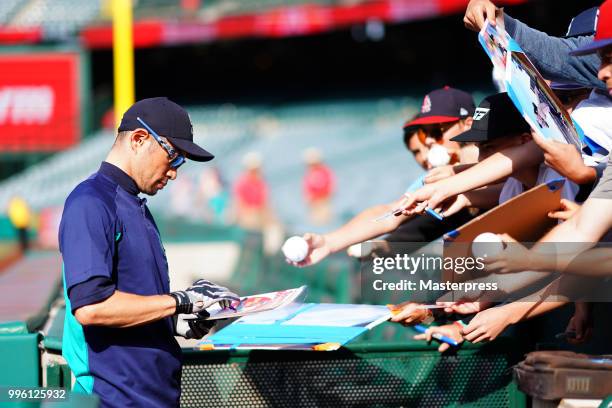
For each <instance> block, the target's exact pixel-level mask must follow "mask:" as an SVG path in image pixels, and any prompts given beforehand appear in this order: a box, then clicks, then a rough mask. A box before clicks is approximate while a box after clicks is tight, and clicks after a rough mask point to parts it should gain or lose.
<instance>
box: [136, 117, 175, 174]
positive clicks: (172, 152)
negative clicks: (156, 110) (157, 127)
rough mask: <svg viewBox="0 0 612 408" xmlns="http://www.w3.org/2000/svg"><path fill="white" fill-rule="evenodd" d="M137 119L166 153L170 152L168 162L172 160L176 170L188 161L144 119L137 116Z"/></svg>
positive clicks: (171, 166) (172, 165)
mask: <svg viewBox="0 0 612 408" xmlns="http://www.w3.org/2000/svg"><path fill="white" fill-rule="evenodd" d="M136 120H137V121H139V122H140V124H142V126H144V127H145V129H147V131H148V132H149V134H150V135H151V136H153V139H155V140H156V141H157V143H159V145H160V146H161V147H162V148H163V149H164V150H165V151H166V153H168V162H170V168H172V169H174V170H176V169H178V168H179V167H181V166H182V165H183V164H184V163H185V162H186V161H187V159H185V156H183V155H182V154H180V153H179V152H177V151H176V150H174V149H173V148H172V146H170V145H169V144H168V143H166V142H164V140H163V139H162V138H161V136H160V135H158V134H157V133H156V132H155V131H154V130H153V129H152V128H151V126H149V125H147V124H146V123H145V121H144V120H142V119H140V118H136Z"/></svg>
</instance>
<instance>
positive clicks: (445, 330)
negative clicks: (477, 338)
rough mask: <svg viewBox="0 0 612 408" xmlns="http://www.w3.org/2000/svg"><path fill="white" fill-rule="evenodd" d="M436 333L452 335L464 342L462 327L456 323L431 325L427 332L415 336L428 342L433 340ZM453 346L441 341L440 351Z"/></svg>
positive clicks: (458, 341)
mask: <svg viewBox="0 0 612 408" xmlns="http://www.w3.org/2000/svg"><path fill="white" fill-rule="evenodd" d="M434 333H438V334H441V335H443V336H446V337H450V338H451V339H453V340H455V341H456V342H457V343H459V344H461V343H463V336H462V335H461V329H460V328H459V326H457V325H455V324H446V325H444V326H429V327H428V328H427V331H425V333H420V334H417V335H416V336H414V337H413V338H414V339H415V340H426V341H427V342H428V343H429V342H430V341H431V340H432V338H433V335H434ZM450 347H451V345H450V344H448V343H440V347H438V351H439V352H440V353H443V352H445V351H446V350H448V349H449V348H450Z"/></svg>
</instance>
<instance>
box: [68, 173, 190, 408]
mask: <svg viewBox="0 0 612 408" xmlns="http://www.w3.org/2000/svg"><path fill="white" fill-rule="evenodd" d="M137 194H138V189H137V188H136V184H135V183H134V181H133V180H132V179H131V178H129V176H127V174H125V173H123V172H122V171H121V170H120V169H118V168H117V167H115V166H113V165H111V164H108V163H102V166H101V167H100V170H99V171H98V172H97V173H95V174H93V175H92V176H91V177H90V178H88V179H87V180H85V181H83V182H82V183H80V184H79V185H78V186H77V187H76V188H75V189H74V190H73V191H72V193H71V194H70V195H69V196H68V198H67V199H66V203H65V205H64V212H63V215H62V221H61V224H60V231H59V242H60V251H61V253H62V258H63V262H64V293H65V299H66V318H65V322H64V338H63V349H62V354H63V355H64V357H65V358H66V360H67V361H68V364H69V365H70V368H71V369H72V371H73V372H74V374H75V376H76V386H75V390H77V391H82V392H87V393H95V394H97V395H98V396H99V397H100V399H101V406H105V407H106V406H112V407H145V406H146V407H169V406H178V404H179V396H180V379H181V349H180V347H179V345H178V343H177V342H176V339H175V338H174V335H173V324H172V318H171V317H168V318H165V319H162V320H158V321H156V322H153V323H149V324H145V325H141V326H137V327H130V328H112V327H103V326H84V327H83V326H81V325H80V324H79V322H78V321H77V320H76V319H75V317H74V311H75V310H76V309H78V307H82V306H85V305H87V304H91V303H95V302H99V301H102V300H104V299H105V298H106V297H108V296H110V295H112V293H113V292H114V291H115V290H119V291H122V292H127V293H133V294H137V295H142V296H147V295H160V294H166V293H169V291H170V288H169V277H168V264H167V261H166V256H165V252H164V248H163V246H162V243H161V240H160V236H159V232H158V230H157V226H156V225H155V222H154V220H153V217H152V216H151V213H150V212H149V210H148V208H147V206H146V200H145V199H141V198H139V197H138V195H137ZM73 303H74V304H73Z"/></svg>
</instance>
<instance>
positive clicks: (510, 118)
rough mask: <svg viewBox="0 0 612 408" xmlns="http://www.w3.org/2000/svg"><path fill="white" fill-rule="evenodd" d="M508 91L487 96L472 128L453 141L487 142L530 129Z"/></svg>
mask: <svg viewBox="0 0 612 408" xmlns="http://www.w3.org/2000/svg"><path fill="white" fill-rule="evenodd" d="M530 129H531V128H530V127H529V124H528V123H527V122H526V121H525V119H523V117H522V116H521V114H520V113H519V111H518V110H517V109H516V107H515V106H514V103H512V100H511V99H510V97H509V96H508V94H507V93H506V92H502V93H498V94H494V95H490V96H487V97H486V98H484V99H483V100H482V102H480V105H478V108H476V112H474V122H473V123H472V128H471V129H470V130H468V131H466V132H463V133H461V134H460V135H458V136H455V137H453V138H452V139H451V140H452V141H453V142H486V141H489V140H494V139H499V138H502V137H506V136H509V135H515V134H521V133H525V132H529V131H530Z"/></svg>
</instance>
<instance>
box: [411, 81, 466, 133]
mask: <svg viewBox="0 0 612 408" xmlns="http://www.w3.org/2000/svg"><path fill="white" fill-rule="evenodd" d="M475 108H476V106H475V104H474V98H472V95H470V94H469V93H467V92H464V91H461V90H459V89H455V88H451V87H449V86H445V87H444V88H441V89H436V90H435V91H431V92H430V93H428V94H427V95H425V98H423V104H422V105H421V112H420V113H419V114H418V115H417V116H416V117H415V118H414V119H413V120H411V121H409V122H406V124H405V125H404V130H406V129H407V128H411V127H415V126H420V125H431V124H435V123H446V122H454V121H456V120H459V119H465V118H467V117H470V116H472V115H473V114H474V110H475Z"/></svg>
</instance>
